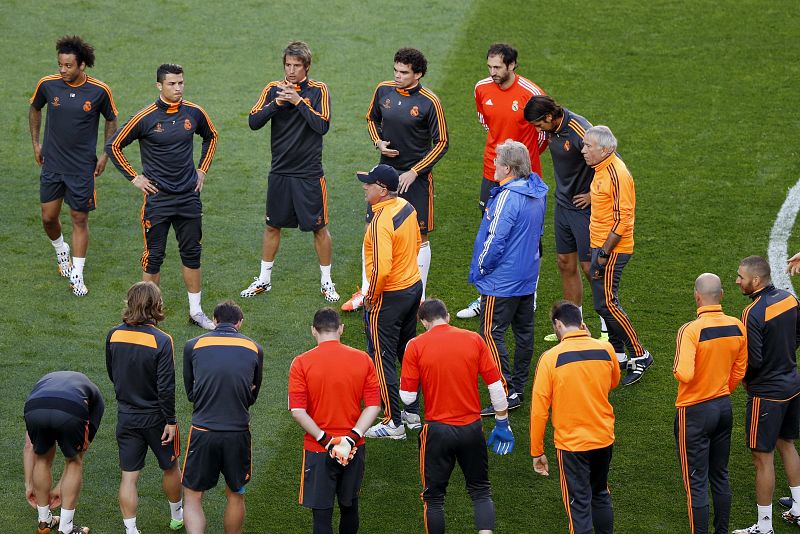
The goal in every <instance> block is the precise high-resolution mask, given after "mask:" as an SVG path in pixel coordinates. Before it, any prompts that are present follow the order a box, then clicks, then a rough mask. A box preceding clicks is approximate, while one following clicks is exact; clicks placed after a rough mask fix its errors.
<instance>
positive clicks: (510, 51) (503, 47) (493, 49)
mask: <svg viewBox="0 0 800 534" xmlns="http://www.w3.org/2000/svg"><path fill="white" fill-rule="evenodd" d="M489 56H500V57H502V58H503V63H505V65H506V67H508V66H509V65H511V64H512V63H516V62H517V49H516V48H514V47H513V46H511V45H510V44H505V43H495V44H493V45H492V46H490V47H489V51H488V52H486V59H489Z"/></svg>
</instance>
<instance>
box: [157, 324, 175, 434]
mask: <svg viewBox="0 0 800 534" xmlns="http://www.w3.org/2000/svg"><path fill="white" fill-rule="evenodd" d="M156 365H157V368H156V375H157V387H158V405H159V407H160V408H161V414H162V415H163V416H164V419H166V420H167V424H170V425H174V424H175V423H177V422H178V420H177V417H176V416H175V349H174V347H173V343H172V337H170V338H169V341H168V342H166V343H164V344H163V346H162V347H161V350H160V351H159V353H158V362H157V364H156Z"/></svg>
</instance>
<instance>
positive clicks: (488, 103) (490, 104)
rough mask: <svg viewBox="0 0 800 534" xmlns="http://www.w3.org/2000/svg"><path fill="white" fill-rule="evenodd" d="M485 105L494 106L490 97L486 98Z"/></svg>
mask: <svg viewBox="0 0 800 534" xmlns="http://www.w3.org/2000/svg"><path fill="white" fill-rule="evenodd" d="M486 105H487V106H494V102H492V99H491V98H490V99H489V100H487V101H486Z"/></svg>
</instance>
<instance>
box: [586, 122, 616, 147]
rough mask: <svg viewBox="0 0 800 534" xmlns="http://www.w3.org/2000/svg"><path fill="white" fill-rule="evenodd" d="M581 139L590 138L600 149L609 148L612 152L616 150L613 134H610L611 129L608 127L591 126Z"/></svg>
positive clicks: (600, 125)
mask: <svg viewBox="0 0 800 534" xmlns="http://www.w3.org/2000/svg"><path fill="white" fill-rule="evenodd" d="M583 137H584V138H586V137H591V138H592V140H593V141H594V142H595V143H597V145H598V146H599V147H600V148H610V149H611V150H612V151H615V150H617V138H616V137H614V134H613V133H611V128H609V127H608V126H604V125H602V124H598V125H597V126H592V127H591V128H589V129H588V130H586V133H585V134H584V136H583Z"/></svg>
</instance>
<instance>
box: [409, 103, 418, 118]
mask: <svg viewBox="0 0 800 534" xmlns="http://www.w3.org/2000/svg"><path fill="white" fill-rule="evenodd" d="M409 113H410V114H411V116H412V117H419V106H414V107H412V108H411V111H409Z"/></svg>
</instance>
